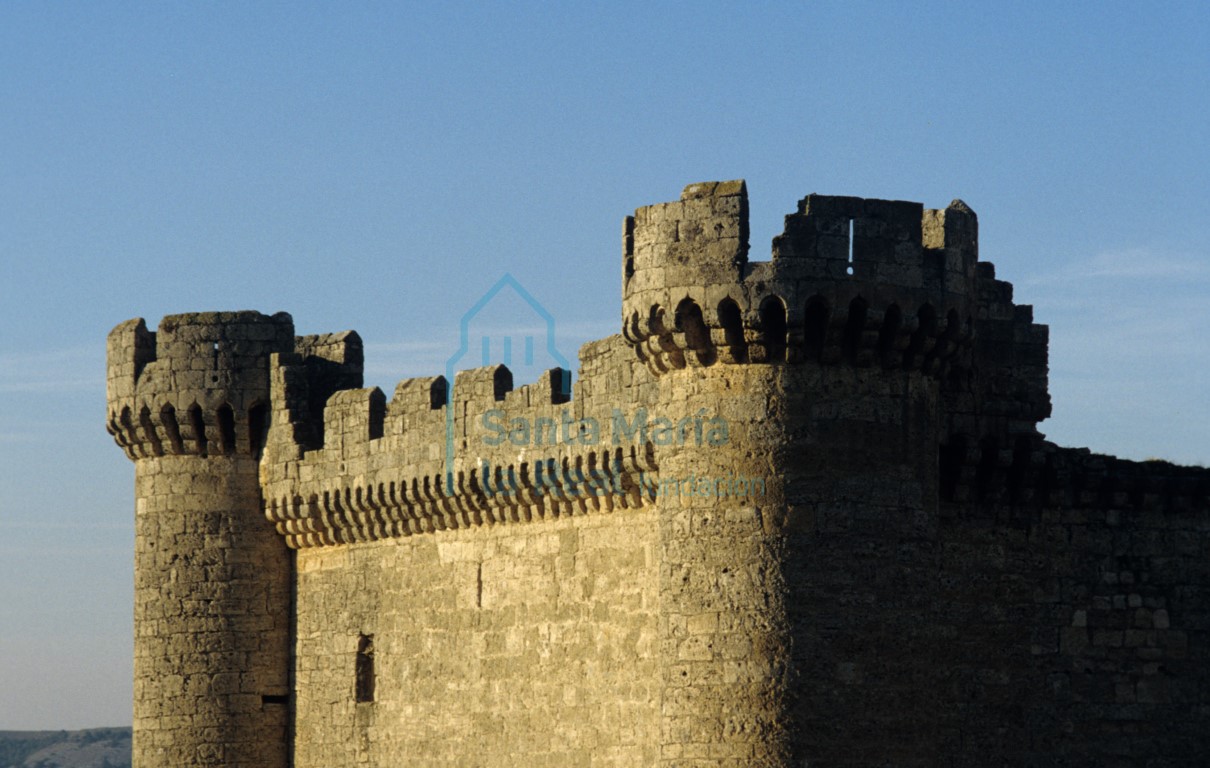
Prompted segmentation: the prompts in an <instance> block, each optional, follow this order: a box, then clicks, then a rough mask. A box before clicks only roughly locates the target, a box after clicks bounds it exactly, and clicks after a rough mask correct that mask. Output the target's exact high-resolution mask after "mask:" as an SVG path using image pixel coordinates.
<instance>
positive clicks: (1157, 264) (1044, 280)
mask: <svg viewBox="0 0 1210 768" xmlns="http://www.w3.org/2000/svg"><path fill="white" fill-rule="evenodd" d="M1090 280H1132V281H1196V282H1207V281H1210V254H1173V253H1164V252H1161V251H1159V250H1156V249H1151V248H1130V249H1124V250H1118V251H1106V252H1104V253H1098V254H1096V255H1094V256H1092V257H1090V258H1086V259H1083V260H1078V261H1074V262H1071V263H1069V264H1067V265H1065V266H1063V267H1062V268H1061V269H1058V270H1055V271H1054V272H1050V273H1045V274H1041V275H1035V276H1033V277H1030V278H1026V279H1024V280H1020V281H1015V282H1018V284H1019V285H1021V286H1046V285H1056V284H1067V283H1072V282H1085V283H1087V282H1088V281H1090Z"/></svg>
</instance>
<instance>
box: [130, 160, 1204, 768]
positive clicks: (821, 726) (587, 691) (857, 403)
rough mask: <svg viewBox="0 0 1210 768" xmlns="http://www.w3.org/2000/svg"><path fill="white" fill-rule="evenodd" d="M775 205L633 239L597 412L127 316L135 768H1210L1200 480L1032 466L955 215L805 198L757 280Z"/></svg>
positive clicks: (335, 338)
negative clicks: (1207, 761)
mask: <svg viewBox="0 0 1210 768" xmlns="http://www.w3.org/2000/svg"><path fill="white" fill-rule="evenodd" d="M747 214H748V203H747V190H746V187H745V185H744V183H743V182H742V181H731V182H708V183H702V184H692V185H689V186H688V187H686V188H685V191H684V193H683V194H682V196H681V199H680V200H678V201H674V202H670V203H663V204H658V205H653V206H648V207H645V208H640V209H639V210H637V211H636V212H635V214H634V216H632V217H627V218H626V220H625V221H624V223H623V238H622V240H623V243H622V244H623V254H622V259H623V263H622V275H623V292H622V332H621V334H619V335H616V336H611V337H609V338H607V339H602V340H600V341H596V342H592V343H589V344H586V345H585V346H584V347H583V348H582V349H581V352H580V371H579V375H578V377H577V378H576V381H575V385H574V389H573V391H572V397H570V398H568V397H567V396H566V394H565V393H564V391H563V388H562V382H563V380H564V373H565V372H562V371H557V370H556V371H552V372H550V373H549V374H548V375H545V376H543V377H542V378H541V380H540V381H538V382H535V383H533V384H529V385H524V386H514V382H513V380H512V374H511V373H510V372H509V371H508V369H507V368H505V367H503V366H491V367H487V368H480V369H474V370H470V371H463V372H460V373H458V374H457V376H456V380H455V381H454V382H452V383H451V382H447V381H446V380H445V379H444V378H443V377H433V378H424V379H410V380H407V381H403V382H400V384H399V385H398V386H397V387H396V388H395V392H394V393H393V395H392V396H391V397H390V399H388V398H387V397H386V395H385V393H383V392H381V391H380V390H378V389H363V388H362V377H361V370H362V362H363V360H362V346H361V340H360V338H358V336H357V335H356V334H355V333H352V332H346V333H340V334H325V335H319V336H306V337H295V336H294V335H293V326H292V322H291V321H290V318H289V316H287V315H284V314H279V315H274V316H273V317H267V316H264V315H260V314H258V313H255V312H238V313H207V314H198V315H177V316H172V317H168V318H165V319H164V320H163V321H162V322H161V324H160V327H159V329H158V331H156V332H151V331H148V329H147V327H146V324H145V323H144V322H143V321H142V320H132V321H129V322H127V323H123V324H122V325H120V326H118V327H117V328H115V329H114V331H113V332H112V333H111V334H110V337H109V388H108V391H109V414H108V425H109V429H110V432H111V433H113V435H114V437H115V439H116V440H117V442H118V444H119V445H120V446H122V447H123V448H124V449H125V450H126V452H127V454H128V455H129V456H130V457H131V458H132V459H134V460H135V462H136V491H137V499H138V501H137V509H136V534H137V548H136V593H135V594H136V597H135V599H136V606H135V635H136V638H135V648H136V660H135V673H136V681H135V697H136V702H135V731H134V733H135V741H134V744H135V749H134V752H135V762H136V765H139V766H144V767H147V768H150V767H151V766H155V767H157V768H159V767H160V766H179V765H232V766H237V765H238V766H245V765H246V766H253V765H255V766H280V767H281V768H285V766H287V765H293V766H298V768H304V767H305V766H315V767H316V768H319V767H320V766H322V767H323V768H331V767H333V766H352V765H384V766H385V765H390V766H406V765H416V766H421V765H425V766H431V765H449V766H455V765H457V766H462V765H483V766H513V765H515V764H518V763H524V764H526V765H532V766H560V768H561V767H562V766H576V765H584V766H589V765H592V766H636V765H666V766H786V767H787V768H788V767H789V766H800V765H808V764H810V765H817V764H818V765H828V766H868V765H898V766H941V765H1006V766H1007V765H1012V766H1034V765H1057V764H1062V765H1073V766H1076V765H1087V766H1104V765H1144V764H1145V765H1161V764H1163V765H1174V766H1178V765H1179V766H1193V765H1200V764H1201V762H1202V761H1203V760H1204V756H1205V755H1206V754H1207V753H1208V752H1210V736H1208V735H1207V734H1210V565H1208V563H1210V471H1207V470H1204V469H1196V468H1183V467H1175V466H1172V465H1169V464H1166V463H1162V462H1149V463H1142V464H1140V463H1133V462H1126V461H1121V460H1118V459H1114V458H1111V457H1105V456H1097V455H1093V454H1090V453H1088V452H1087V451H1079V450H1072V449H1066V448H1060V447H1058V446H1055V445H1053V444H1050V443H1048V442H1046V441H1045V440H1044V438H1043V436H1042V435H1041V434H1040V433H1039V432H1038V430H1037V424H1038V422H1039V421H1040V420H1042V419H1044V418H1046V416H1047V415H1049V413H1050V399H1049V394H1048V392H1047V329H1046V327H1045V326H1041V325H1038V324H1036V323H1034V322H1033V313H1032V309H1031V308H1030V307H1028V306H1021V305H1016V304H1014V303H1013V292H1012V286H1011V285H1010V284H1008V283H1007V282H1003V281H1000V280H997V279H996V277H995V270H994V268H993V267H992V265H991V264H989V263H986V262H980V261H979V260H978V222H977V219H976V216H975V214H974V212H973V211H971V209H970V208H969V207H968V206H966V204H965V203H962V202H961V201H960V200H955V201H954V202H953V203H951V204H950V205H949V207H947V208H945V209H944V210H927V209H924V208H923V207H922V206H921V205H919V204H917V203H907V202H899V201H885V200H872V199H861V198H852V197H828V196H822V195H808V196H807V197H806V198H804V199H803V200H802V201H801V202H800V203H799V205H798V208H797V210H796V211H795V213H793V214H791V215H789V216H787V217H786V228H785V232H784V233H783V234H782V235H780V236H778V237H777V238H776V239H775V240H774V243H773V258H772V260H771V261H768V262H751V261H749V260H748V252H749V245H748V219H747ZM447 434H448V435H449V436H450V437H451V439H452V445H453V451H452V462H451V461H450V460H449V459H448V458H447V451H446V437H447ZM274 529H276V530H274ZM291 550H293V553H291Z"/></svg>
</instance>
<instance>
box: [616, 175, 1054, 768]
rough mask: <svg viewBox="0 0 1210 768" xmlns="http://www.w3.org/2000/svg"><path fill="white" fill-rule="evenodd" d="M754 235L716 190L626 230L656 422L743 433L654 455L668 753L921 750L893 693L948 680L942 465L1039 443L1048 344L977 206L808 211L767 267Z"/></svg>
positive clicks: (639, 215) (834, 200) (732, 192)
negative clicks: (962, 455)
mask: <svg viewBox="0 0 1210 768" xmlns="http://www.w3.org/2000/svg"><path fill="white" fill-rule="evenodd" d="M747 219H748V201H747V190H746V187H745V184H744V182H742V181H730V182H707V183H702V184H692V185H689V186H688V187H686V188H685V190H684V192H683V193H682V195H681V198H680V199H679V200H677V201H674V202H670V203H663V204H658V205H651V206H647V207H644V208H640V209H638V210H637V211H636V212H635V215H634V216H633V217H627V218H626V220H625V222H624V225H623V249H622V250H623V258H622V280H623V284H622V294H623V307H622V313H623V314H622V326H623V335H624V336H625V338H626V340H627V341H628V342H629V343H630V345H631V346H632V347H633V349H634V351H635V353H636V355H637V357H638V358H639V360H641V361H642V362H643V363H644V364H645V365H646V367H647V368H648V369H649V370H650V371H651V372H652V373H653V374H654V376H655V377H656V378H657V380H658V382H659V383H658V391H659V394H658V399H659V402H660V405H659V407H660V408H661V409H665V411H667V413H665V414H661V415H665V416H667V417H668V418H669V419H670V420H671V421H672V422H674V423H678V422H679V420H680V419H682V418H689V419H693V418H694V417H695V415H696V414H702V416H703V418H709V417H712V416H719V417H721V418H722V419H724V420H725V421H726V422H727V424H728V425H729V435H728V439H727V440H725V441H723V442H720V443H719V444H709V445H703V444H699V443H697V442H695V441H694V440H692V439H685V440H674V441H671V442H670V443H669V444H666V445H664V446H662V447H657V456H656V458H657V464H658V466H659V467H660V483H661V488H660V495H659V500H658V502H659V509H660V540H661V544H660V546H661V556H662V558H663V562H664V564H663V567H662V569H661V577H660V578H661V633H662V639H663V642H664V650H665V656H666V658H667V659H669V662H668V663H667V665H666V668H665V671H664V680H663V689H664V704H663V715H664V727H663V733H664V743H663V744H662V751H663V755H664V760H665V762H666V763H668V764H676V763H678V761H680V760H684V759H686V758H689V757H705V756H710V757H712V758H722V759H723V762H722V763H719V764H727V765H731V764H744V765H761V766H789V765H799V764H805V763H806V761H808V760H810V762H811V763H812V764H814V760H815V759H823V760H824V761H825V762H828V761H834V762H836V763H837V764H842V763H843V761H844V760H845V759H847V758H846V757H845V756H846V755H850V753H851V751H852V749H853V745H852V744H851V743H845V742H844V740H843V739H840V738H838V737H837V735H838V734H842V733H847V731H844V729H837V728H835V727H834V723H835V722H836V720H837V719H838V718H839V719H845V720H850V721H853V722H864V723H868V724H869V725H870V727H871V728H874V729H882V730H885V731H887V732H903V733H912V732H919V729H920V728H921V727H923V726H922V722H918V719H919V717H920V713H919V711H917V710H913V709H912V708H910V707H902V706H898V705H897V703H896V702H899V701H905V700H911V696H910V695H908V692H907V691H906V690H904V691H901V690H898V689H896V688H895V687H894V686H895V685H899V683H898V682H896V681H900V680H904V681H917V682H918V681H921V680H927V679H929V675H932V674H934V670H933V669H931V668H929V667H928V665H927V663H926V662H924V661H922V659H929V658H931V656H930V655H929V653H927V652H926V651H931V650H932V649H933V647H935V638H933V637H930V636H929V635H928V633H927V630H926V629H925V627H927V622H925V621H922V620H918V619H922V613H921V611H922V608H921V603H920V601H919V600H918V599H917V596H918V595H919V594H923V593H924V591H925V590H927V589H928V588H929V586H930V582H929V581H928V579H929V578H930V574H933V573H935V572H936V565H935V558H936V548H937V525H938V520H939V503H940V499H941V497H942V495H943V489H942V485H943V480H942V471H940V469H939V460H940V457H941V456H942V455H943V452H944V450H945V446H946V445H947V443H950V444H955V441H956V440H957V441H960V442H959V443H956V444H960V445H967V444H970V445H973V444H976V443H978V442H979V441H980V440H986V439H987V438H986V437H985V436H987V435H997V436H999V437H998V438H996V439H997V440H999V442H998V443H995V442H993V444H994V445H1004V444H1005V443H1006V442H1007V441H1011V440H1034V439H1037V438H1038V434H1037V432H1036V429H1035V427H1036V423H1037V421H1038V420H1039V419H1041V418H1045V416H1046V414H1047V413H1048V403H1049V400H1048V398H1047V396H1046V392H1045V390H1046V373H1045V371H1046V362H1045V360H1046V349H1045V328H1042V327H1040V326H1035V325H1033V324H1032V314H1031V313H1029V312H1028V311H1026V310H1027V308H1017V307H1014V306H1013V305H1012V303H1011V286H1008V285H1007V284H1006V283H1001V282H999V281H996V280H994V272H993V270H992V268H991V265H990V264H979V263H978V253H977V241H978V232H977V227H978V224H977V219H976V217H975V214H974V212H973V211H971V210H970V208H968V207H967V206H966V205H965V204H964V203H962V202H961V201H958V200H955V201H954V202H953V203H951V204H950V205H949V206H948V207H947V208H945V209H944V210H928V209H925V208H924V207H923V206H922V205H921V204H920V203H913V202H903V201H890V200H874V199H862V198H856V197H832V196H822V195H808V196H807V197H806V198H804V199H803V200H802V201H800V202H799V204H798V209H797V210H796V211H795V212H794V213H792V214H790V215H788V216H786V226H785V231H784V232H783V233H782V234H781V235H779V236H778V237H777V238H775V239H774V241H773V248H772V259H771V260H770V261H765V262H749V261H748V250H749V247H748V220H747ZM976 336H979V337H980V338H981V339H982V342H981V343H980V344H976V343H975V338H976ZM1022 342H1025V343H1022ZM703 482H704V485H703ZM703 491H704V493H703ZM904 627H906V628H907V629H906V630H904V629H902V628H904ZM892 628H900V629H898V630H896V629H892ZM870 659H877V660H878V664H879V665H880V666H874V665H870V664H869V663H868V662H869V660H870ZM888 669H894V670H896V672H895V673H894V674H888V673H887V672H886V670H888ZM912 684H914V683H912ZM903 685H909V683H903ZM880 686H882V687H880ZM904 743H905V747H904V749H905V754H906V753H912V754H914V755H916V756H918V757H923V756H927V755H928V753H929V750H930V749H931V748H932V747H933V746H934V745H933V744H931V743H930V742H929V741H928V740H927V739H920V740H919V742H918V743H914V746H907V745H908V744H909V741H908V740H905V742H904ZM728 761H730V762H728ZM712 764H714V763H712ZM844 764H847V763H844Z"/></svg>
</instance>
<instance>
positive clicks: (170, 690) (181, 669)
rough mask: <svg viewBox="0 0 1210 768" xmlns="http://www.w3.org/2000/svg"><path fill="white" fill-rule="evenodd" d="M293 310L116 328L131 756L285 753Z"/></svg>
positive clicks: (113, 373)
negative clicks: (266, 502)
mask: <svg viewBox="0 0 1210 768" xmlns="http://www.w3.org/2000/svg"><path fill="white" fill-rule="evenodd" d="M293 345H294V327H293V321H292V320H291V319H290V316H289V315H287V314H285V313H279V314H277V315H273V316H266V315H262V314H260V313H259V312H223V313H199V314H185V315H171V316H168V317H165V318H164V319H163V320H162V321H161V323H160V326H159V329H158V331H156V332H152V331H149V330H148V329H147V326H146V324H145V323H144V321H143V320H142V319H136V320H129V321H127V322H125V323H122V324H121V325H119V326H117V327H116V328H114V329H113V331H111V332H110V334H109V339H108V386H107V395H108V397H107V400H108V428H109V431H110V433H111V434H112V435H113V436H114V439H115V440H116V441H117V443H118V445H119V446H121V447H122V448H123V449H124V450H125V451H126V454H127V455H128V456H129V457H130V458H131V459H132V460H133V461H134V462H135V499H136V501H135V589H134V594H135V611H134V631H135V639H134V742H133V753H134V754H133V760H134V762H133V764H134V765H135V766H138V767H139V768H170V767H171V768H177V767H178V766H186V765H195V766H248V767H249V768H251V767H252V766H256V767H257V768H285V767H286V766H287V765H288V755H289V745H288V741H287V734H288V720H289V717H288V701H289V693H290V650H291V649H290V643H291V640H290V633H291V627H290V622H291V618H290V599H291V598H290V595H291V582H290V580H291V558H290V553H289V550H288V549H287V547H286V545H285V543H284V542H283V541H282V539H281V538H280V537H279V536H278V535H277V533H276V532H275V530H274V528H273V525H272V524H271V523H270V522H268V521H267V520H266V519H265V517H264V515H263V513H262V505H261V493H260V484H259V478H258V466H259V458H260V453H261V450H262V448H263V445H264V441H265V436H266V430H267V427H268V413H269V380H270V379H269V362H270V356H271V355H272V354H273V353H276V352H281V353H288V352H290V351H292V350H293Z"/></svg>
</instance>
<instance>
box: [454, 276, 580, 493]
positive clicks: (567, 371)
mask: <svg viewBox="0 0 1210 768" xmlns="http://www.w3.org/2000/svg"><path fill="white" fill-rule="evenodd" d="M505 288H512V289H513V292H514V293H516V294H517V295H518V296H520V297H521V300H522V301H524V302H525V303H526V304H528V305H529V307H530V309H532V310H533V311H534V312H535V313H537V315H538V316H539V317H540V318H542V320H543V322H544V323H545V324H546V352H547V354H549V355H550V356H551V357H552V358H554V359H555V361H556V362H558V364H559V367H560V368H562V369H563V377H562V378H563V381H562V394H563V395H565V396H570V395H571V364H570V363H569V362H568V360H567V358H566V357H564V356H563V354H562V353H560V352H559V350H558V348H557V347H556V346H555V318H554V315H552V314H551V313H550V312H549V311H548V310H547V309H546V307H544V306H542V304H541V302H539V301H538V300H537V299H535V298H534V297H533V294H531V293H530V292H529V291H527V290H526V289H525V287H524V286H523V285H521V283H520V282H518V281H517V278H515V277H513V276H512V273H510V272H505V273H504V275H503V276H501V278H500V279H499V280H497V281H496V283H495V285H493V286H492V287H491V288H489V289H488V290H487V292H486V293H484V294H483V296H482V297H480V299H479V300H478V301H476V302H475V304H474V306H472V307H471V308H470V309H468V310H467V311H466V312H464V313H463V315H462V319H461V320H460V321H459V328H458V332H459V346H458V351H457V352H455V353H454V354H453V355H452V356H451V357H450V358H449V360H447V361H446V363H445V380H446V381H447V382H448V386H447V387H446V389H445V492H446V494H447V495H450V496H452V495H453V494H454V374H455V373H456V372H457V369H456V366H457V364H458V361H459V360H461V359H462V358H463V357H465V356H466V354H467V352H469V351H470V324H471V320H473V319H475V316H476V315H478V314H479V313H480V312H482V311H483V309H484V308H485V307H487V305H488V304H490V303H491V301H492V299H494V298H495V297H496V296H497V294H499V293H500V291H502V290H504V289H505Z"/></svg>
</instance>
